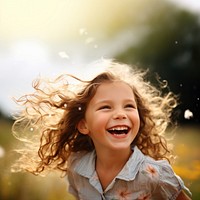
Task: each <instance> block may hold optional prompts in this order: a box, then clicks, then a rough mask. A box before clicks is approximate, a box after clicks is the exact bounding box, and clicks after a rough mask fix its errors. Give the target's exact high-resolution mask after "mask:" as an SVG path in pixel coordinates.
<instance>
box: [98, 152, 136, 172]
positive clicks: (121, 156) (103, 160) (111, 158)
mask: <svg viewBox="0 0 200 200" xmlns="http://www.w3.org/2000/svg"><path fill="white" fill-rule="evenodd" d="M96 153H97V159H96V165H98V166H100V167H101V168H104V169H107V170H108V169H112V168H120V167H123V166H124V165H125V164H126V162H127V161H128V159H129V157H130V155H131V154H132V149H131V148H130V149H127V150H119V151H107V152H105V151H100V152H98V151H97V152H96Z"/></svg>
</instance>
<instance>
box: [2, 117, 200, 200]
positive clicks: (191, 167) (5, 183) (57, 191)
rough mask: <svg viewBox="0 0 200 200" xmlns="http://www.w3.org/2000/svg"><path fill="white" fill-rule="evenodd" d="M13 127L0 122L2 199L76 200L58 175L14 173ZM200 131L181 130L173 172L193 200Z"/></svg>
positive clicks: (199, 184) (198, 180) (197, 193)
mask: <svg viewBox="0 0 200 200" xmlns="http://www.w3.org/2000/svg"><path fill="white" fill-rule="evenodd" d="M11 125H12V124H11V123H9V122H7V121H2V120H1V121H0V147H2V148H3V149H4V150H5V154H4V155H3V153H1V151H0V199H4V200H14V199H19V200H41V199H45V200H57V199H62V200H73V199H74V198H73V197H72V196H71V195H70V194H68V193H67V184H66V180H65V179H64V178H60V177H59V175H58V174H50V175H48V176H47V177H46V178H43V177H40V176H34V175H32V174H28V173H11V172H10V165H11V163H12V162H13V159H14V158H15V155H14V154H13V153H12V151H11V149H12V147H13V145H14V144H15V142H16V141H15V139H14V138H13V136H12V134H11ZM199 141H200V131H199V127H181V128H179V129H178V130H177V134H176V137H175V139H174V145H175V150H174V151H175V153H176V154H177V155H178V157H177V159H176V162H175V164H174V165H173V168H174V170H175V172H176V173H177V174H178V175H179V176H181V178H182V179H183V180H184V182H185V185H186V186H187V187H189V189H190V190H191V192H192V193H193V198H192V199H193V200H197V199H199V197H200V190H199V188H200V154H199V150H200V143H199Z"/></svg>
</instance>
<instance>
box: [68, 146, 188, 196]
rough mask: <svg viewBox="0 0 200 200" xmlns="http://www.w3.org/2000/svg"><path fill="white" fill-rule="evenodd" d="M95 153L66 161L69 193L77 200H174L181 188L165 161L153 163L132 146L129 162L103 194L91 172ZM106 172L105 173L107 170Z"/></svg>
mask: <svg viewBox="0 0 200 200" xmlns="http://www.w3.org/2000/svg"><path fill="white" fill-rule="evenodd" d="M95 160H96V153H95V151H93V152H90V153H86V154H82V153H75V154H74V155H72V156H71V158H70V161H69V169H70V170H69V174H68V181H69V187H68V191H69V193H71V194H73V195H74V196H75V197H76V199H79V200H104V199H105V200H150V199H153V200H162V199H163V200H167V199H170V200H175V199H176V198H177V196H178V195H179V193H180V192H181V190H183V189H184V190H186V191H187V192H188V193H189V194H190V195H191V193H190V191H189V190H188V188H186V187H185V186H184V183H183V181H182V179H181V178H180V177H179V176H177V175H176V174H175V173H174V171H173V170H172V168H171V166H170V165H169V163H168V162H167V161H166V160H159V161H155V160H154V159H152V158H150V157H149V156H145V155H144V154H143V153H142V152H141V151H140V150H139V149H138V148H137V147H136V146H135V147H134V148H133V153H132V155H131V156H130V158H129V160H128V161H127V163H126V164H125V166H124V167H123V169H122V170H121V171H120V172H119V174H118V175H117V176H116V177H115V178H114V179H113V181H112V182H111V183H110V184H109V185H108V187H107V188H106V189H105V190H104V191H103V189H102V186H101V183H100V181H99V178H98V175H97V172H96V170H95ZM108 173H109V170H108Z"/></svg>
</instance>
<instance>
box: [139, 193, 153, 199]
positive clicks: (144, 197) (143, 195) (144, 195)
mask: <svg viewBox="0 0 200 200" xmlns="http://www.w3.org/2000/svg"><path fill="white" fill-rule="evenodd" d="M150 198H151V195H150V194H144V193H143V194H141V195H140V196H139V197H138V198H137V200H150Z"/></svg>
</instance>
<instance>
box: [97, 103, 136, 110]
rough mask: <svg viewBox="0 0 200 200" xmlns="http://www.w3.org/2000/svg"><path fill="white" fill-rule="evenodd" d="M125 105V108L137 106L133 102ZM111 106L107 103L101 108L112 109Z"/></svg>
mask: <svg viewBox="0 0 200 200" xmlns="http://www.w3.org/2000/svg"><path fill="white" fill-rule="evenodd" d="M124 107H125V108H135V106H134V105H132V104H127V105H125V106H124ZM110 108H111V106H108V105H105V106H102V107H100V108H99V110H103V109H110Z"/></svg>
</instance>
